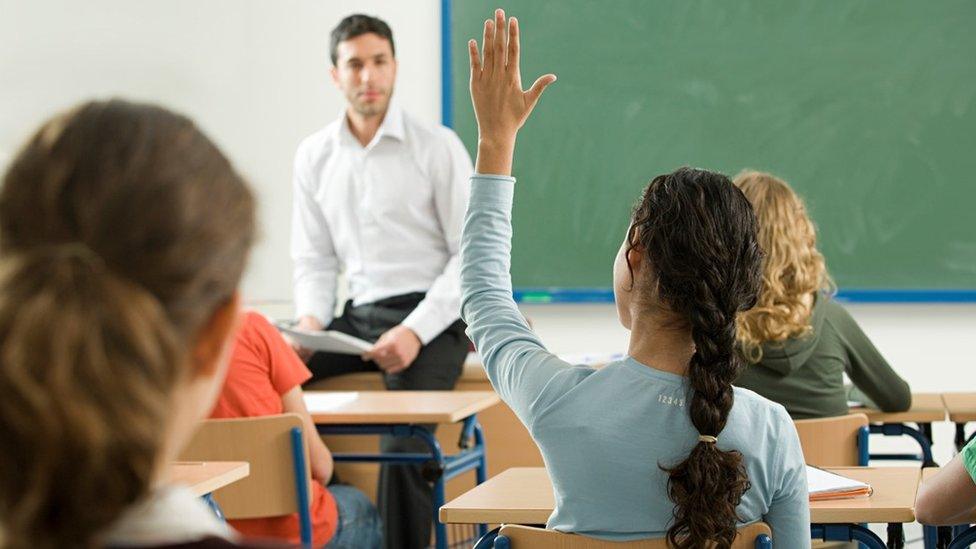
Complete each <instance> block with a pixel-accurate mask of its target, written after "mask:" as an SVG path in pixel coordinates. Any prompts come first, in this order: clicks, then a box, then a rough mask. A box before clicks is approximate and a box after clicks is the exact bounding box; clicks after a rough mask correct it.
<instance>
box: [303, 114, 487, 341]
mask: <svg viewBox="0 0 976 549" xmlns="http://www.w3.org/2000/svg"><path fill="white" fill-rule="evenodd" d="M472 172H473V168H472V165H471V158H470V157H469V156H468V153H467V151H466V150H465V148H464V145H462V144H461V140H460V139H458V137H457V135H456V134H455V133H454V132H453V131H451V130H450V129H448V128H445V127H443V126H439V125H431V124H425V123H422V122H420V121H418V120H416V119H414V118H413V117H411V116H410V115H408V114H407V113H405V112H403V111H402V110H400V109H399V108H397V107H396V105H395V104H394V103H392V102H391V104H390V107H389V109H388V110H387V113H386V116H385V117H384V120H383V123H382V125H381V126H380V128H379V131H377V133H376V136H375V137H374V138H373V140H372V141H371V142H370V143H369V144H368V145H366V146H365V147H363V146H362V145H361V144H360V143H359V141H358V140H357V139H356V138H355V137H354V136H353V134H352V132H351V131H350V130H349V124H348V122H347V121H346V115H345V113H344V112H343V114H342V115H341V116H340V117H339V119H338V120H336V121H335V122H333V123H331V124H329V125H328V126H326V127H325V128H324V129H322V130H321V131H319V132H316V133H314V134H312V135H310V136H309V137H307V138H305V140H304V141H302V143H301V144H300V145H299V146H298V152H297V153H296V154H295V174H294V201H293V215H292V236H291V256H292V260H293V261H294V267H295V271H294V287H295V307H296V316H298V317H299V318H300V317H302V316H306V315H311V316H313V317H315V318H317V319H318V320H320V321H321V322H322V324H323V325H326V326H327V325H328V324H329V322H330V321H331V320H332V316H333V312H334V309H335V299H336V276H337V275H338V273H339V272H340V271H342V272H344V273H345V274H346V277H347V279H348V281H349V292H350V297H351V298H352V300H353V305H363V304H366V303H372V302H375V301H378V300H381V299H384V298H387V297H392V296H396V295H401V294H407V293H412V292H427V296H426V297H425V298H424V300H423V301H421V303H420V304H419V305H418V306H417V308H416V309H414V311H413V312H412V313H410V315H409V316H407V318H406V319H405V320H404V321H403V325H404V326H406V327H408V328H410V329H411V330H413V331H414V332H415V333H416V334H417V336H418V337H419V338H420V340H421V341H422V342H423V343H424V344H427V343H428V342H430V340H432V339H434V338H435V337H437V335H438V334H440V333H441V332H442V331H444V329H445V328H447V327H448V326H450V325H451V324H452V323H453V322H454V321H455V320H457V319H458V318H459V317H460V283H459V275H458V251H459V244H460V239H461V225H462V223H463V221H464V212H465V209H466V208H467V204H468V195H469V194H470V182H469V179H470V177H471V174H472Z"/></svg>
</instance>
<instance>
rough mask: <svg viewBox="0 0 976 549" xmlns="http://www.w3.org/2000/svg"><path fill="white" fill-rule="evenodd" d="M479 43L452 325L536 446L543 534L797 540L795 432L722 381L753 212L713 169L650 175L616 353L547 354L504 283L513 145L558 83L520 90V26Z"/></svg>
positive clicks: (632, 240)
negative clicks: (545, 507) (543, 479)
mask: <svg viewBox="0 0 976 549" xmlns="http://www.w3.org/2000/svg"><path fill="white" fill-rule="evenodd" d="M506 29H507V30H506ZM483 40H484V41H483V44H482V51H481V55H479V51H478V48H477V44H476V43H475V42H474V41H473V40H472V41H471V42H470V43H469V50H470V58H471V59H470V61H471V97H472V101H473V103H474V109H475V114H476V117H477V120H478V129H479V139H478V159H477V164H476V174H475V175H474V176H473V178H472V189H471V191H472V192H471V201H470V204H469V206H468V214H467V218H466V221H465V226H464V235H463V239H462V250H461V256H462V259H461V284H462V294H463V297H462V316H463V318H464V320H465V321H466V322H467V324H468V332H469V334H470V335H471V337H472V340H473V341H474V343H475V345H476V347H477V348H478V351H479V352H480V353H481V356H482V359H483V360H484V364H485V369H486V370H487V373H488V377H489V379H490V380H491V383H492V385H493V386H494V387H495V389H496V390H497V391H498V393H499V394H500V395H501V397H502V399H504V400H505V402H506V403H507V404H508V405H509V406H511V407H512V409H513V410H514V411H515V412H516V414H517V415H518V417H519V419H521V421H522V422H523V423H525V425H526V426H527V427H528V429H529V431H530V432H531V433H532V436H533V438H534V439H535V441H536V443H537V444H538V445H539V447H540V449H541V450H542V454H543V457H544V459H545V463H546V467H547V469H548V471H549V475H550V477H551V479H552V483H553V489H554V491H555V499H556V508H555V510H554V512H553V515H552V516H551V517H550V518H549V522H548V527H550V528H553V529H556V530H559V531H564V532H575V533H579V534H584V535H588V536H593V537H598V538H604V539H610V540H630V539H640V538H650V537H661V536H667V538H668V539H669V541H670V543H671V544H672V545H673V546H674V547H679V548H691V547H696V548H697V547H702V546H704V545H705V544H707V543H708V542H713V543H715V544H716V546H717V547H728V546H729V545H730V544H731V543H732V540H733V539H734V537H735V534H736V528H737V526H739V525H742V524H745V523H749V522H755V521H759V520H764V521H766V522H768V523H769V524H770V526H771V527H772V529H773V539H774V541H775V543H776V545H777V546H783V547H808V546H809V544H810V541H809V539H810V526H809V506H808V503H807V486H806V475H805V469H804V463H803V456H802V452H801V451H800V444H799V440H798V438H797V435H796V430H795V428H794V427H793V423H792V421H791V420H790V417H789V415H788V414H787V413H786V410H785V409H783V407H782V406H780V405H778V404H774V403H772V402H770V401H768V400H766V399H764V398H762V397H760V396H758V395H756V394H755V393H752V392H750V391H747V390H743V389H738V388H734V387H733V386H732V381H733V380H734V379H735V378H736V376H737V374H738V371H739V367H740V361H739V358H738V355H737V353H736V350H735V342H736V329H735V319H736V315H737V314H738V313H739V312H741V311H744V310H746V309H748V308H750V307H751V306H752V305H753V304H754V303H755V301H756V296H757V294H758V292H759V290H760V283H761V267H762V252H761V251H760V248H759V244H758V242H757V240H756V219H755V216H754V214H753V212H752V208H751V206H750V205H749V202H748V201H747V200H746V198H745V197H744V196H743V195H742V193H741V192H740V191H739V190H738V189H736V188H735V187H734V186H733V185H732V182H731V181H729V179H728V178H727V177H725V176H723V175H720V174H717V173H712V172H707V171H704V170H696V169H692V168H680V169H678V170H676V171H674V172H672V173H670V174H665V175H660V176H657V177H655V178H654V179H653V180H652V181H651V182H650V184H649V185H648V186H647V188H646V189H645V190H644V193H643V194H642V195H641V197H640V198H639V201H638V204H637V206H636V208H635V209H634V214H633V218H632V219H631V225H630V228H629V229H628V231H627V234H626V236H625V238H624V242H623V244H622V245H621V247H620V251H619V253H618V254H617V258H616V260H615V262H614V266H613V272H614V292H615V296H616V302H617V311H618V315H619V317H620V320H621V322H622V323H623V325H624V326H625V327H626V328H628V329H629V330H630V333H631V338H630V347H629V350H628V356H627V358H625V359H623V360H621V361H618V362H615V363H611V364H609V365H607V366H605V367H603V368H601V369H593V368H589V367H583V366H573V365H570V364H567V363H565V362H563V361H561V360H559V359H558V358H557V357H555V356H554V355H552V354H551V353H549V352H548V351H547V350H546V348H545V346H544V345H543V344H542V342H541V341H540V340H539V338H538V337H536V335H535V334H534V333H532V331H531V330H530V329H529V327H528V326H527V325H526V324H525V321H524V319H523V317H522V315H521V314H520V313H519V311H518V308H517V307H516V305H515V303H514V301H513V300H512V286H511V277H510V275H509V264H510V250H511V236H512V226H511V208H512V199H513V195H514V187H515V180H514V178H512V177H511V172H512V157H513V154H514V149H515V138H516V134H517V132H518V130H519V128H520V127H521V126H522V124H523V123H524V122H525V121H526V119H527V118H528V116H529V113H530V112H531V111H532V109H533V107H534V106H535V104H536V103H537V101H538V100H539V97H540V95H541V94H542V92H543V90H544V89H545V88H546V87H547V86H548V85H549V84H551V83H552V82H554V81H555V79H556V78H555V76H554V75H546V76H543V77H541V78H539V79H538V80H536V82H535V83H534V84H533V85H532V87H531V88H530V89H529V90H528V91H523V90H522V86H521V77H520V73H519V55H520V52H519V28H518V22H517V21H516V20H515V19H514V18H512V19H509V20H508V21H507V22H506V20H505V14H504V12H502V11H501V10H498V11H496V13H495V17H494V20H489V21H486V22H485V27H484V39H483ZM524 184H529V185H531V184H532V183H531V182H527V183H524ZM554 213H555V212H554Z"/></svg>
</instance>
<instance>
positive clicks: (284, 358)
mask: <svg viewBox="0 0 976 549" xmlns="http://www.w3.org/2000/svg"><path fill="white" fill-rule="evenodd" d="M245 322H247V323H249V324H250V328H251V329H250V330H247V331H246V332H244V333H251V334H255V335H256V336H257V337H258V338H259V339H260V345H256V346H255V347H258V348H260V349H261V350H262V352H263V354H264V355H265V356H264V359H265V364H267V367H268V374H269V376H270V378H271V385H272V386H273V387H274V389H275V392H277V393H278V394H279V395H283V394H285V393H287V392H288V391H290V390H292V389H294V388H295V387H296V386H298V385H301V384H302V383H305V382H306V381H308V380H309V379H311V378H312V372H310V371H309V369H308V367H306V366H305V364H304V363H303V362H302V360H301V359H300V358H298V355H297V354H296V353H295V351H294V349H292V348H291V345H289V344H288V342H287V341H285V339H284V338H283V337H281V334H280V333H279V332H278V330H276V329H275V327H274V326H272V325H271V323H270V322H268V319H266V318H264V316H262V315H260V314H258V313H254V312H251V313H248V314H247V316H246V317H245Z"/></svg>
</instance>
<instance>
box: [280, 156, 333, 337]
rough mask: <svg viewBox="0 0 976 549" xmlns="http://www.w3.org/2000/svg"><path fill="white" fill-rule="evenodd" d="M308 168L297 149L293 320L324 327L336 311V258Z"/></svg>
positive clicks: (293, 235)
mask: <svg viewBox="0 0 976 549" xmlns="http://www.w3.org/2000/svg"><path fill="white" fill-rule="evenodd" d="M303 145H304V143H303ZM308 164H309V161H308V160H307V158H306V151H305V148H304V147H303V146H299V148H298V152H297V153H295V166H294V179H293V182H292V217H291V259H292V262H293V263H294V269H295V270H294V285H295V291H294V294H295V317H296V318H299V319H301V318H304V317H312V318H314V319H315V320H317V321H318V322H319V323H320V324H321V326H322V327H325V326H328V325H329V322H331V321H332V315H333V310H334V309H335V292H336V277H337V275H338V273H339V258H338V257H337V256H336V253H335V247H334V245H333V243H332V234H331V233H330V232H329V224H328V222H327V221H326V220H325V217H324V216H323V215H322V209H321V208H320V207H319V204H318V203H317V202H316V201H315V194H314V192H313V191H312V188H311V186H310V185H311V177H310V173H309V171H310V168H311V167H310V166H309V165H308Z"/></svg>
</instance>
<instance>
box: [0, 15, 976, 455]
mask: <svg viewBox="0 0 976 549" xmlns="http://www.w3.org/2000/svg"><path fill="white" fill-rule="evenodd" d="M355 11H362V12H366V13H372V14H376V15H379V16H381V17H383V18H384V19H386V20H387V21H388V22H389V23H390V24H391V26H392V28H393V31H394V36H395V38H396V43H397V53H398V55H397V56H398V58H399V61H400V77H399V82H398V84H397V96H398V100H399V101H400V102H401V104H403V105H404V107H405V108H406V109H408V110H410V111H411V112H412V113H413V114H415V115H417V116H419V117H422V118H425V119H427V120H431V121H437V120H439V116H440V114H439V113H440V42H439V40H440V28H439V18H440V13H439V2H438V1H437V0H410V1H409V2H401V1H394V0H389V1H385V2H384V1H381V0H358V1H355V2H354V1H351V0H341V1H337V0H329V1H327V2H322V1H314V2H313V1H310V0H309V1H305V0H278V1H274V2H272V1H257V0H209V1H206V2H201V1H194V0H168V1H166V2H132V1H127V0H91V1H88V2H74V1H69V0H60V1H57V0H40V1H31V2H19V1H14V0H0V169H3V168H4V167H5V165H6V163H7V162H8V161H9V159H10V158H11V156H12V155H13V154H14V151H15V148H16V147H17V146H18V144H19V143H20V142H21V141H22V140H23V139H24V138H25V137H26V135H27V133H28V132H29V131H31V130H32V129H33V128H34V127H35V126H36V125H37V124H39V123H40V121H41V120H43V119H44V118H45V117H46V116H48V115H49V114H50V113H52V112H53V111H55V110H57V109H61V108H64V107H66V106H68V105H71V104H73V103H75V102H77V101H80V100H82V99H86V98H90V97H106V96H113V95H121V96H126V97H133V98H138V99H144V100H152V101H159V102H161V103H164V104H166V105H169V106H171V107H174V108H176V109H179V110H182V111H184V112H186V113H188V114H190V115H191V116H193V117H194V118H195V119H197V120H198V121H199V122H200V124H201V125H202V126H203V127H204V128H205V129H206V130H207V131H208V132H209V133H210V134H211V135H212V136H213V137H214V138H215V139H216V141H217V142H219V143H220V145H221V146H222V147H223V148H224V149H225V150H226V151H227V152H228V154H229V155H230V156H231V158H232V159H233V161H234V162H235V163H236V164H237V165H238V166H239V167H240V168H241V169H242V171H243V172H244V173H246V174H247V175H248V177H249V178H250V180H251V181H252V182H253V184H254V186H255V188H256V189H257V191H258V194H259V196H260V202H261V214H260V215H261V223H262V226H263V233H264V235H263V240H262V242H261V244H260V245H259V246H258V248H257V251H256V253H255V254H254V259H253V261H252V265H251V268H250V270H249V271H248V274H247V277H246V281H245V292H246V294H247V296H248V298H249V299H250V300H251V301H252V302H254V303H259V304H261V305H262V306H263V308H264V309H265V310H266V311H269V312H271V313H273V314H277V315H282V316H284V315H288V314H290V305H288V303H287V300H289V299H290V295H291V280H290V279H291V277H290V262H289V259H288V250H287V247H288V231H289V214H290V200H291V189H290V177H291V159H292V154H293V153H294V149H295V146H296V145H297V143H298V141H299V140H300V139H301V138H302V137H304V136H305V135H307V134H309V133H311V132H313V131H314V130H316V129H318V128H319V127H321V126H323V125H324V124H326V123H327V122H329V121H330V120H332V119H333V118H334V117H335V116H336V115H337V114H338V112H339V110H340V108H341V106H342V101H341V97H340V96H339V94H338V92H337V91H335V89H334V88H333V87H332V85H331V83H330V82H329V80H328V72H327V70H328V66H329V62H328V58H327V38H328V31H329V29H331V28H332V27H333V26H334V25H335V24H336V23H337V22H338V21H339V19H341V18H342V17H343V16H345V15H347V14H349V13H353V12H355ZM459 93H463V91H460V92H459ZM851 310H852V312H853V313H854V316H855V317H856V318H857V319H858V320H859V321H860V322H861V323H862V325H863V326H864V328H865V330H866V331H867V333H868V335H870V336H871V338H872V339H873V340H874V341H875V342H876V344H877V345H878V347H879V348H880V349H881V350H882V352H884V354H885V355H886V356H888V357H889V359H890V360H891V362H892V363H893V364H894V365H895V367H896V368H897V369H898V370H899V371H901V372H902V373H903V375H904V376H905V377H906V378H907V379H908V380H909V381H910V382H911V384H912V386H913V388H915V389H916V390H920V391H939V390H964V389H967V388H973V387H974V386H976V369H974V366H976V361H974V358H973V352H972V347H973V346H972V342H973V341H976V305H963V306H925V305H913V306H907V305H906V306H894V305H858V306H853V307H851ZM525 311H526V313H527V314H528V315H529V316H530V317H531V318H532V319H533V321H534V323H535V326H536V328H537V330H538V331H539V332H540V333H541V334H542V337H543V339H544V340H545V341H547V342H548V344H549V345H550V346H551V348H553V349H554V350H556V351H559V352H589V351H605V352H614V351H620V350H622V349H623V348H624V347H625V345H626V341H627V336H626V333H625V332H624V331H623V330H622V329H621V328H620V327H619V326H618V325H617V322H616V318H615V316H614V312H613V308H612V307H611V306H607V305H589V306H585V305H584V306H579V305H550V306H540V305H533V306H527V307H525ZM946 451H947V450H946Z"/></svg>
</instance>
